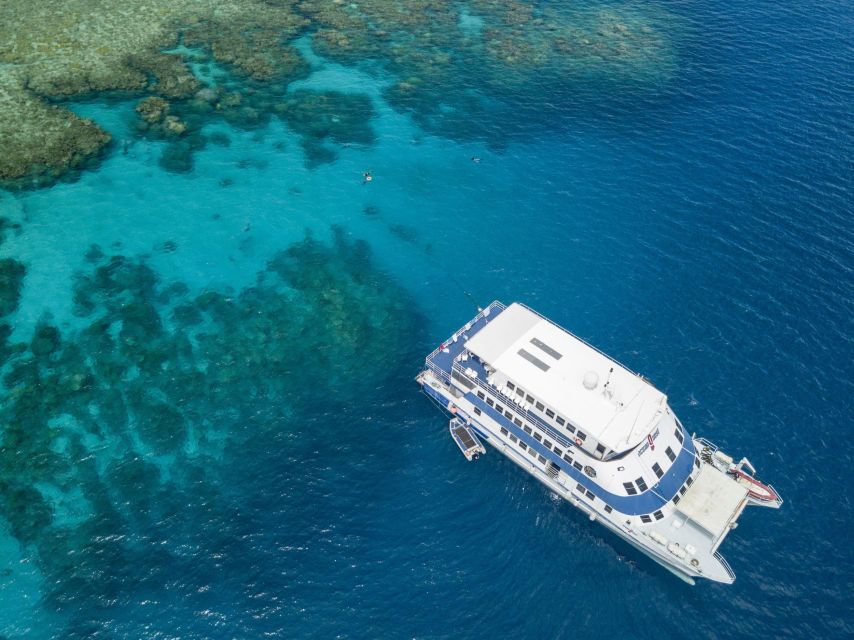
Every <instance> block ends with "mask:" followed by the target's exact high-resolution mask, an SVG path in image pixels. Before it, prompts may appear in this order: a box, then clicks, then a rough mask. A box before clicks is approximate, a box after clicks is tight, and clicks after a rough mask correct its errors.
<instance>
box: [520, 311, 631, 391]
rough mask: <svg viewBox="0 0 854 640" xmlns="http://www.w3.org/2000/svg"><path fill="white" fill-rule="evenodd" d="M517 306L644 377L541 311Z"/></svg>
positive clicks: (627, 369) (629, 370)
mask: <svg viewBox="0 0 854 640" xmlns="http://www.w3.org/2000/svg"><path fill="white" fill-rule="evenodd" d="M517 304H518V305H519V306H521V307H524V308H525V309H527V310H528V311H530V312H531V313H533V314H534V315H537V316H539V317H540V318H542V319H543V320H545V321H546V322H548V323H550V324H552V325H554V326H555V327H557V328H558V329H560V330H561V331H565V332H566V333H568V334H569V335H571V336H572V337H573V338H575V339H576V340H578V341H579V342H581V343H583V344H584V345H586V346H588V347H590V348H591V349H593V351H595V352H596V353H598V354H599V355H600V356H603V357H605V358H607V359H608V360H610V361H611V362H613V363H615V364H617V365H619V366H621V367H622V368H623V369H625V370H626V371H628V372H629V373H631V374H634V375H636V376H639V377H643V376H641V375H640V374H639V373H637V372H636V371H633V370H632V369H630V368H629V367H627V366H626V365H624V364H623V363H622V362H620V361H619V360H615V359H614V358H612V357H611V356H609V355H608V354H607V353H604V352H603V351H601V350H599V349H597V348H596V347H594V346H593V345H592V344H590V343H589V342H587V340H585V339H584V338H580V337H579V336H577V335H575V334H574V333H573V332H572V331H570V330H569V329H567V328H566V327H562V326H561V325H559V324H558V323H557V322H555V321H554V320H552V319H551V318H547V317H546V316H544V315H543V314H542V313H540V312H539V311H537V310H535V309H532V308H531V307H529V306H528V305H526V304H524V303H522V302H519V303H517ZM644 380H646V378H644Z"/></svg>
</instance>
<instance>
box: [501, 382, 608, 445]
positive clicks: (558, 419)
mask: <svg viewBox="0 0 854 640" xmlns="http://www.w3.org/2000/svg"><path fill="white" fill-rule="evenodd" d="M507 388H508V389H510V391H512V392H513V393H515V394H516V395H517V396H519V399H520V400H524V401H525V402H527V403H528V404H530V405H531V406H533V407H534V408H535V409H536V410H537V411H539V412H540V413H541V414H543V415H545V416H546V417H547V418H548V419H549V420H552V421H553V422H555V423H556V424H558V425H559V426H561V427H565V428H566V429H567V430H569V432H570V433H574V434H575V436H576V437H577V438H578V439H579V440H581V441H582V442H584V441H585V440H586V439H587V434H585V433H584V432H583V431H581V430H580V429H579V430H578V431H577V432H576V429H575V427H574V426H573V425H572V423H571V422H569V421H568V420H567V419H566V418H564V417H563V416H561V415H558V414H556V413H555V412H554V411H552V410H551V409H547V408H546V405H544V404H543V403H542V402H540V401H539V400H537V399H536V398H534V396H532V395H531V394H530V393H526V392H525V390H524V389H522V387H517V386H516V385H515V384H513V383H512V382H510V381H509V380H508V381H507ZM600 448H601V451H600ZM596 450H597V451H599V453H604V452H605V447H603V446H602V445H601V444H600V445H599V446H598V447H596Z"/></svg>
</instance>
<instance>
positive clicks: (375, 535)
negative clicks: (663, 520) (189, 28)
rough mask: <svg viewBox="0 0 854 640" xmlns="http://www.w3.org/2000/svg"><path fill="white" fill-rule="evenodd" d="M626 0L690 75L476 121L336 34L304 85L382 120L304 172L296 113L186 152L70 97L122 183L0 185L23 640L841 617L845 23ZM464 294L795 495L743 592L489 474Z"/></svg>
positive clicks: (846, 514)
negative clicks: (426, 387) (634, 390)
mask: <svg viewBox="0 0 854 640" xmlns="http://www.w3.org/2000/svg"><path fill="white" fill-rule="evenodd" d="M640 6H641V7H647V8H650V9H651V10H655V11H660V10H666V11H667V12H668V13H667V14H666V15H667V16H669V17H668V20H669V21H670V24H671V25H672V38H673V42H674V51H675V52H676V54H675V60H676V62H675V65H676V69H677V70H676V71H675V72H674V73H673V75H672V77H669V76H668V78H667V79H665V80H663V81H661V82H660V83H658V84H656V85H655V89H654V90H653V91H648V90H644V91H641V90H637V88H636V87H634V86H633V85H631V84H620V83H617V84H615V83H614V82H612V81H611V80H609V81H608V82H605V81H601V80H597V79H593V80H590V81H589V82H587V83H583V84H580V85H577V86H567V87H558V88H555V87H553V86H545V85H544V86H540V87H538V86H537V85H536V83H534V84H531V85H526V86H525V87H524V91H521V90H520V91H519V92H518V93H516V94H513V93H512V91H513V89H508V93H509V94H510V95H508V96H505V99H506V103H505V104H504V105H499V106H498V107H496V108H495V109H494V111H490V110H487V111H485V112H484V111H477V112H476V113H475V112H473V113H472V114H466V113H463V114H459V113H458V114H455V116H454V119H453V122H454V126H455V127H463V128H464V129H466V130H467V131H468V132H474V133H476V134H477V135H471V136H469V135H451V134H447V133H446V135H444V136H439V135H436V132H435V131H430V130H426V129H425V128H424V126H420V125H419V124H418V123H416V122H415V121H414V120H413V119H412V118H411V117H410V116H409V115H407V114H403V113H400V112H398V111H395V110H394V109H393V108H392V107H391V106H390V105H389V104H388V103H387V102H386V101H385V100H384V98H383V88H384V87H385V86H386V85H387V84H388V83H390V82H391V77H390V76H387V75H382V74H380V75H377V74H375V73H372V72H371V70H370V69H360V70H357V69H355V68H353V67H344V66H341V65H338V64H333V63H330V62H327V61H325V60H323V59H322V58H320V57H315V58H313V62H314V67H315V69H314V71H313V73H312V75H311V76H309V77H308V78H307V79H306V80H303V81H300V82H298V83H296V84H295V85H293V86H292V87H291V90H292V91H293V90H297V89H300V88H303V89H311V90H326V89H334V90H338V91H344V92H349V93H359V94H365V95H367V96H369V98H370V100H371V102H372V104H373V108H374V116H373V117H372V118H371V121H370V126H371V128H372V130H373V132H374V141H373V143H371V144H348V145H343V144H337V145H332V146H333V147H334V149H335V152H336V153H337V158H336V159H335V160H334V161H332V162H328V163H325V164H321V165H320V166H316V167H313V168H309V167H308V166H307V165H306V161H305V160H306V156H305V150H304V147H303V146H302V138H301V136H300V135H298V134H297V133H296V132H295V131H293V130H291V129H289V128H288V127H287V125H285V124H283V123H282V122H281V121H279V120H278V119H276V118H274V119H273V120H271V122H270V123H269V124H268V125H265V126H262V127H260V128H257V129H254V130H244V129H238V128H234V127H231V126H229V125H227V124H226V123H224V122H222V121H212V122H211V123H210V124H208V125H207V126H206V129H205V133H207V134H212V133H214V132H215V131H217V132H220V133H224V134H226V135H227V137H228V139H229V141H230V142H229V144H228V145H227V146H218V145H214V144H209V145H208V146H207V147H206V148H205V149H203V150H201V151H199V152H197V153H196V154H195V156H194V160H193V168H192V170H191V171H190V172H187V173H171V172H168V171H164V170H163V169H162V168H161V166H160V164H159V160H160V154H161V153H162V151H163V148H164V143H162V142H155V141H149V140H145V139H139V138H138V137H136V136H135V135H134V134H133V131H132V121H133V106H134V102H127V103H116V102H88V103H81V104H75V105H73V108H74V110H75V111H76V112H78V113H80V114H83V115H86V116H88V117H91V118H93V119H94V120H96V121H97V122H98V123H99V124H100V125H101V126H103V127H104V128H106V129H108V130H109V131H110V132H111V133H112V134H113V135H114V137H115V138H116V139H117V140H118V141H119V142H118V144H117V145H116V146H115V148H114V150H113V151H112V152H111V154H110V155H109V156H108V157H107V158H106V159H105V161H104V162H103V163H102V165H101V166H100V167H99V168H98V170H97V171H94V172H90V173H86V174H84V175H83V176H82V177H81V178H80V180H78V181H76V182H71V183H61V184H58V185H56V186H54V187H51V188H49V189H45V190H40V191H34V192H19V193H15V194H12V193H2V194H0V212H2V216H3V217H5V218H7V219H9V220H10V221H11V222H13V223H18V224H20V229H19V230H15V229H12V228H8V229H6V239H5V241H4V242H3V244H2V245H1V246H0V252H2V257H4V258H6V257H8V258H14V259H15V260H18V261H20V262H21V263H22V264H23V265H25V267H26V275H25V276H24V277H23V280H22V289H21V299H20V304H19V306H18V309H17V311H15V312H14V315H12V316H10V317H9V318H8V320H10V321H11V325H12V328H13V332H12V334H11V336H10V337H9V341H10V342H12V343H16V342H30V340H31V337H32V336H33V334H34V332H35V333H36V336H37V338H40V341H38V343H37V342H35V341H34V342H33V343H32V345H31V346H30V347H28V348H29V351H28V352H26V353H25V354H24V355H23V356H17V357H16V356H12V357H11V361H10V362H9V363H7V365H6V369H4V374H5V375H6V376H7V378H6V380H5V384H6V387H7V392H6V398H5V401H4V415H3V424H4V435H3V440H2V446H3V454H4V457H3V465H4V466H3V468H2V478H0V482H2V484H0V486H2V487H3V490H4V503H3V505H2V507H3V511H2V512H3V514H4V516H3V520H2V522H3V524H2V526H0V562H2V567H3V570H2V573H0V598H2V601H3V607H2V611H0V635H3V636H6V637H9V638H19V637H21V638H22V637H45V638H47V637H56V638H59V637H63V638H65V637H72V638H77V637H104V638H113V637H133V638H155V637H183V638H207V637H246V638H256V637H262V636H263V635H265V634H269V635H271V636H273V637H318V638H328V637H349V638H371V637H429V638H433V637H447V638H460V637H477V638H479V637H490V636H493V637H494V636H496V635H504V636H508V637H546V638H564V637H567V638H568V637H577V636H580V637H601V636H605V635H618V636H620V637H633V638H647V637H649V638H651V637H657V638H660V637H692V638H693V637H698V636H699V637H720V636H732V637H747V636H754V637H804V636H821V637H848V636H850V635H851V634H852V631H854V629H852V627H854V619H852V611H851V602H850V593H851V589H852V586H854V585H852V575H851V570H850V566H851V562H852V560H854V558H852V553H851V547H850V545H849V544H847V530H848V529H849V528H850V526H851V524H852V517H851V515H852V514H851V504H850V500H848V499H847V498H846V494H845V487H846V486H847V485H846V482H847V480H848V477H849V475H850V468H851V462H852V456H851V452H850V447H849V446H848V445H847V444H846V437H847V435H848V431H849V428H850V424H851V419H852V400H851V399H852V397H854V395H853V394H852V391H854V389H852V386H854V385H852V374H854V371H852V365H851V362H852V345H851V333H852V332H851V330H852V323H851V318H852V311H854V303H852V300H854V291H852V247H854V238H852V224H851V213H852V212H851V176H852V175H854V171H852V169H854V154H852V124H851V122H852V119H851V105H852V104H854V73H852V66H851V64H850V56H848V57H846V56H845V51H846V50H847V51H850V47H851V33H852V30H851V27H852V13H851V9H850V8H849V7H848V6H846V5H844V4H842V3H838V4H832V3H831V4H827V3H801V4H799V5H798V6H797V7H787V6H780V5H779V4H777V3H766V2H759V3H756V2H752V3H745V2H737V3H721V2H718V1H717V0H704V1H703V2H698V3H692V4H690V5H687V4H685V3H681V2H657V3H649V4H644V5H640ZM466 24H467V27H466V28H472V29H476V28H477V24H476V23H475V22H471V21H469V22H467V23H466ZM301 46H302V47H303V50H305V51H309V49H308V47H310V42H307V41H302V43H301ZM846 47H847V49H846ZM470 88H471V87H465V86H461V87H460V91H461V92H465V91H466V90H468V89H470ZM538 91H539V93H538ZM546 98H547V100H546V102H544V100H545V99H546ZM544 104H545V105H546V106H544ZM472 158H479V159H480V161H479V162H473V161H472ZM365 171H370V172H371V174H372V176H373V180H372V181H371V182H370V183H367V184H365V183H363V178H362V174H363V172H365ZM93 245H97V246H98V247H99V248H100V249H99V251H93V250H92V246H93ZM283 252H284V253H283ZM111 256H124V257H125V259H124V260H123V261H113V262H111V261H110V260H111ZM175 283H183V285H179V286H177V287H176V286H175ZM170 287H171V288H170ZM471 298H473V299H474V300H476V301H477V302H478V303H479V304H485V303H487V302H489V301H490V300H492V299H501V300H504V301H505V302H509V301H512V300H520V301H524V302H526V303H527V304H529V305H531V306H533V307H534V308H536V309H538V310H539V311H541V312H543V313H545V314H547V315H549V316H551V317H553V318H554V319H555V320H557V321H559V322H561V323H562V324H564V325H566V326H568V327H569V328H571V329H572V330H573V331H574V332H576V333H577V334H579V335H581V336H583V337H585V338H586V339H588V340H589V341H590V342H592V343H593V344H595V345H597V346H598V347H600V348H601V349H603V350H604V351H606V352H607V353H610V354H612V355H614V356H615V357H617V358H618V359H619V360H621V361H623V362H625V363H626V364H627V365H629V366H630V367H632V368H633V369H635V370H638V371H641V372H643V373H644V374H645V375H647V376H649V377H650V378H651V379H652V380H653V381H654V383H655V384H656V385H657V386H658V387H659V388H661V389H662V390H664V391H665V392H666V393H667V394H668V396H669V398H670V402H671V405H672V406H673V407H674V409H675V410H676V412H677V413H678V414H679V415H680V417H681V419H682V422H683V423H684V424H685V425H686V427H687V428H688V429H689V430H690V431H694V432H697V433H698V434H701V435H704V436H706V437H708V438H710V439H711V440H713V441H715V442H717V443H718V444H720V445H721V446H722V447H723V448H724V449H725V450H726V451H728V452H730V453H732V454H734V455H736V456H741V455H747V456H748V457H749V458H750V459H751V461H752V462H753V463H754V464H755V465H756V467H757V468H758V470H759V472H760V477H761V478H762V479H764V480H767V481H770V482H772V483H773V484H774V486H775V487H776V488H777V489H778V490H779V491H780V493H781V494H782V495H783V497H784V498H785V499H786V504H785V505H784V507H783V509H782V510H781V511H779V512H771V511H761V510H758V509H755V510H750V511H748V513H746V514H745V515H744V516H743V518H742V520H741V522H740V524H739V528H738V529H737V530H736V531H734V532H733V533H732V534H731V535H730V536H729V537H728V538H727V541H726V542H725V544H724V546H723V547H722V552H723V554H724V556H725V557H726V558H727V559H728V561H729V562H730V564H731V565H732V567H733V569H734V570H735V572H736V574H737V575H738V579H737V581H736V583H735V584H734V585H732V586H722V585H716V584H708V583H701V584H699V585H697V586H695V587H689V586H687V585H685V584H683V583H681V582H678V581H676V580H675V579H674V578H673V577H672V576H670V575H669V574H667V573H666V572H664V571H662V570H660V569H659V568H657V567H656V566H655V565H653V564H652V563H651V562H649V561H648V560H646V559H645V558H644V557H643V556H640V555H639V554H638V553H636V552H635V551H633V550H632V549H630V548H628V547H626V546H624V545H623V544H622V543H620V542H619V541H618V540H616V539H615V538H613V537H612V536H610V535H609V534H607V533H606V532H605V531H604V530H603V529H602V528H601V527H597V526H594V525H591V524H590V523H589V522H587V521H586V520H585V519H584V518H581V517H580V516H578V515H577V514H576V513H575V512H574V510H573V509H572V508H571V507H570V506H569V505H567V504H565V503H560V502H558V501H556V500H555V499H554V498H553V496H551V495H550V494H549V492H547V491H546V490H544V489H543V488H542V487H541V486H540V485H538V484H537V483H536V482H535V481H534V480H533V479H531V478H529V477H527V476H525V475H524V474H522V473H521V472H520V471H519V470H518V469H517V468H516V467H515V466H514V465H512V464H510V463H509V461H505V460H503V459H502V458H501V457H500V456H498V455H497V454H495V453H494V452H490V453H488V455H487V456H486V457H485V458H483V459H481V460H480V461H479V462H477V463H476V464H467V463H465V461H464V460H463V458H462V457H461V456H460V455H459V453H458V452H457V451H456V449H455V446H454V444H453V443H452V441H451V440H450V438H448V436H447V429H446V420H445V418H444V417H443V416H442V415H440V414H439V413H438V412H437V411H436V410H435V409H434V408H433V407H432V406H431V404H430V403H429V402H428V401H427V400H426V399H425V398H424V397H423V396H421V395H420V394H419V393H418V389H417V386H416V385H415V384H414V382H413V381H412V378H413V376H414V375H415V374H416V373H417V371H418V367H419V365H420V363H421V361H422V359H423V357H424V355H426V354H427V353H428V352H429V351H431V350H432V349H433V348H434V347H435V345H436V344H437V343H438V342H439V341H441V340H442V339H444V338H445V337H447V335H448V334H449V333H450V332H451V331H453V330H454V329H455V328H456V327H458V326H459V325H460V324H462V323H463V322H465V321H466V320H467V319H469V318H470V317H471V316H472V315H473V314H474V305H473V303H472V300H471ZM350 323H352V325H354V326H351V325H350ZM46 327H47V328H49V327H56V328H57V329H58V332H59V335H60V336H61V337H60V338H59V340H60V345H61V347H58V346H56V341H57V338H56V336H55V334H53V333H51V332H50V331H49V330H46ZM6 348H7V347H6V345H4V351H6ZM7 355H8V354H7ZM16 358H17V359H16ZM31 360H32V361H35V362H36V363H37V365H31V366H24V365H21V362H30V361H31ZM15 363H17V364H15ZM8 376H11V378H10V377H8ZM75 376H79V377H75ZM15 389H18V390H17V391H15ZM116 392H118V394H119V395H116ZM42 433H43V434H44V435H42ZM34 434H35V435H34ZM13 451H14V454H13V453H12V452H13ZM36 504H40V505H49V512H48V515H46V514H45V513H43V512H42V511H40V510H39V508H37V507H36V506H34V505H36Z"/></svg>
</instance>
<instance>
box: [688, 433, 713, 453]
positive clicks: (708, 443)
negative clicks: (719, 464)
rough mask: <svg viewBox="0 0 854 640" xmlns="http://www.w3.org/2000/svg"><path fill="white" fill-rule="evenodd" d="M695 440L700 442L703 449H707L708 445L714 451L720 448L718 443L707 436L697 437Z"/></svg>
mask: <svg viewBox="0 0 854 640" xmlns="http://www.w3.org/2000/svg"><path fill="white" fill-rule="evenodd" d="M694 442H696V443H697V444H699V445H700V448H701V449H705V448H706V447H708V448H709V450H710V451H711V452H712V453H714V452H715V451H717V450H718V445H716V444H715V443H714V442H711V441H710V440H706V438H696V437H695V438H694Z"/></svg>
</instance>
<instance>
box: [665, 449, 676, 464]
mask: <svg viewBox="0 0 854 640" xmlns="http://www.w3.org/2000/svg"><path fill="white" fill-rule="evenodd" d="M664 453H666V454H667V457H668V458H670V462H673V461H674V460H676V454H675V453H673V449H671V448H670V447H667V448H666V449H665V450H664Z"/></svg>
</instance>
